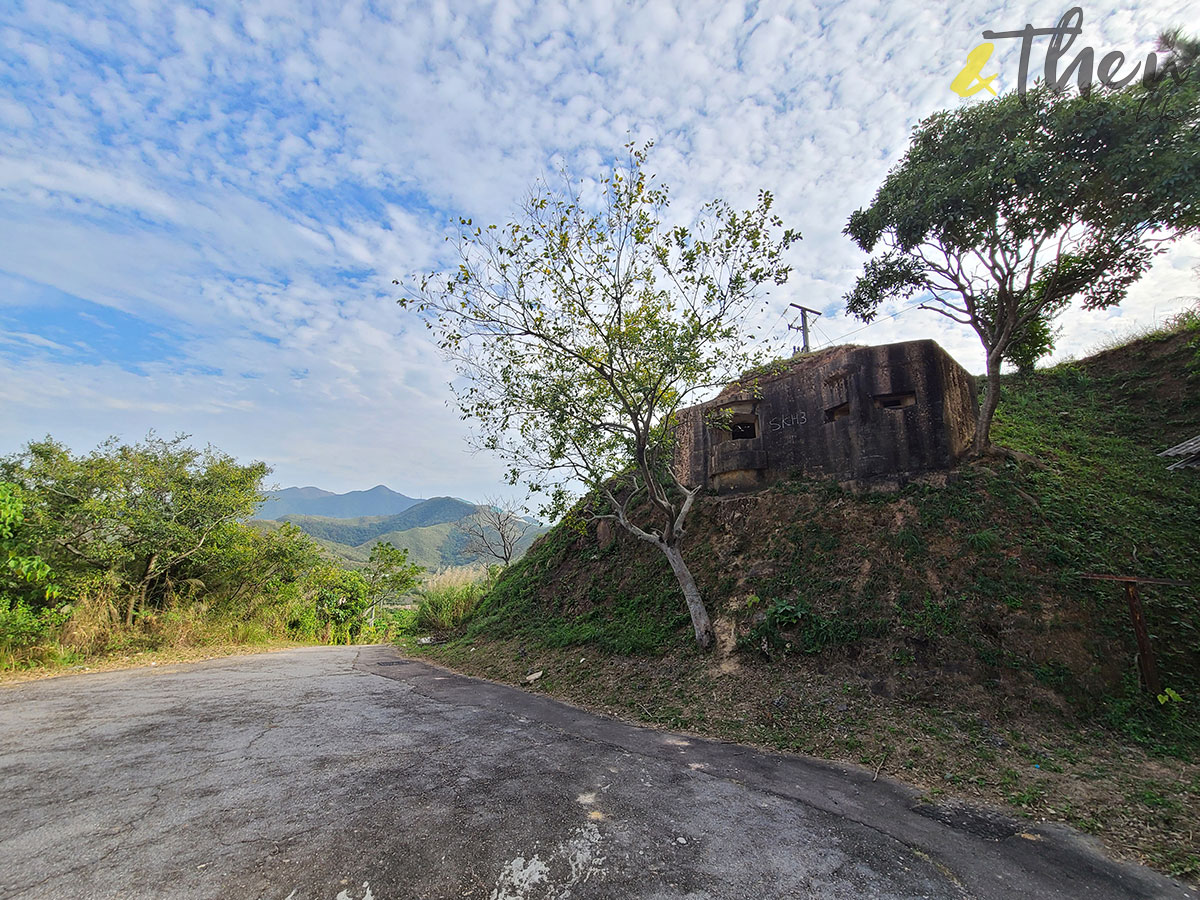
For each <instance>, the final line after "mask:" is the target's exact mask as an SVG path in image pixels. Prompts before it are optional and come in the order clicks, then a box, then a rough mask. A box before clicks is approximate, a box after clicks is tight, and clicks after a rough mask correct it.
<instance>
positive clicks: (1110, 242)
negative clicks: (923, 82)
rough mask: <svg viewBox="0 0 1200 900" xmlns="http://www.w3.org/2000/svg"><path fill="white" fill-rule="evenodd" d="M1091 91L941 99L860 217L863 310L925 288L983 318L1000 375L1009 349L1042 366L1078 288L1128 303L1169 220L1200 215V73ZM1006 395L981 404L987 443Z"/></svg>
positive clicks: (1014, 356)
mask: <svg viewBox="0 0 1200 900" xmlns="http://www.w3.org/2000/svg"><path fill="white" fill-rule="evenodd" d="M1197 81H1200V79H1194V78H1193V79H1188V80H1187V82H1186V83H1185V84H1184V85H1183V86H1178V85H1174V84H1164V85H1160V88H1159V93H1158V94H1157V95H1156V96H1155V98H1154V99H1155V101H1156V102H1158V103H1160V104H1166V107H1167V108H1168V109H1169V114H1166V112H1167V110H1165V109H1163V108H1160V109H1158V112H1157V114H1153V115H1152V114H1148V113H1147V109H1146V104H1147V101H1148V97H1147V95H1146V92H1145V91H1144V90H1143V89H1141V88H1137V89H1129V90H1124V91H1107V90H1094V91H1092V92H1091V93H1089V94H1088V95H1086V96H1071V95H1067V94H1058V93H1054V92H1052V91H1050V90H1048V89H1046V88H1044V87H1039V88H1037V89H1035V90H1032V91H1030V92H1029V93H1028V94H1027V95H1025V96H1020V95H1018V94H1016V93H1012V94H1007V95H1004V96H1001V97H998V98H996V99H994V100H990V101H987V102H984V103H974V104H969V105H965V106H960V107H956V108H955V109H953V110H948V111H942V112H937V113H934V114H933V115H932V116H929V117H928V118H926V119H924V120H922V121H921V122H920V123H919V124H918V126H917V128H916V129H915V130H914V132H913V135H912V139H911V143H910V145H909V148H908V150H907V152H906V153H905V156H904V158H903V159H902V160H901V162H900V164H899V165H898V166H896V167H895V168H894V169H893V170H892V171H891V172H889V173H888V176H887V178H886V180H885V181H884V183H883V185H881V186H880V188H879V190H878V191H877V192H876V194H875V197H874V198H873V200H872V201H871V204H870V206H868V207H866V208H863V209H860V210H858V211H856V212H855V213H854V214H853V215H852V216H851V217H850V220H849V222H848V224H847V226H846V229H845V232H846V234H847V235H849V236H850V237H851V238H852V239H853V240H854V241H855V243H857V244H858V245H859V246H860V247H861V248H862V249H863V250H865V251H866V252H868V253H876V252H877V251H878V255H877V256H875V257H874V258H873V259H871V260H870V261H868V263H867V264H866V266H865V268H864V271H863V274H862V275H861V276H860V277H859V279H858V280H857V282H856V284H855V286H854V288H853V289H852V290H851V291H850V292H849V293H848V294H847V295H846V297H845V301H846V307H847V309H848V310H849V311H850V312H851V313H853V314H855V315H856V316H858V317H859V318H861V319H863V320H865V321H870V320H871V319H872V318H874V316H875V315H876V313H877V311H878V308H879V306H880V304H881V303H883V302H885V301H887V300H890V299H893V298H896V297H909V296H912V295H913V294H917V295H919V296H920V297H921V298H922V300H923V302H924V304H926V306H927V308H929V309H932V310H934V311H936V312H939V313H941V314H943V315H945V316H947V317H948V318H950V319H952V320H954V321H956V322H959V323H961V324H964V325H969V326H970V327H972V328H973V329H974V330H975V331H976V333H977V334H978V335H979V337H980V340H981V342H982V343H983V346H984V349H985V351H986V353H987V372H988V376H989V379H990V381H991V383H992V384H993V385H995V383H996V377H997V376H998V375H999V372H1000V363H1001V360H1002V359H1006V358H1007V359H1008V360H1009V361H1011V362H1013V363H1015V364H1016V365H1017V366H1018V368H1019V369H1021V370H1023V371H1028V370H1029V369H1030V368H1031V367H1032V364H1033V362H1035V361H1036V360H1037V358H1038V357H1040V356H1042V355H1044V354H1045V353H1046V352H1048V350H1049V349H1050V348H1051V347H1052V345H1053V330H1052V328H1051V325H1050V321H1051V319H1052V317H1053V315H1054V314H1055V313H1056V312H1057V311H1059V310H1061V309H1062V308H1063V307H1064V306H1065V305H1067V304H1069V303H1070V302H1072V301H1073V300H1075V299H1078V300H1080V301H1082V304H1083V306H1084V307H1086V308H1089V309H1102V308H1105V307H1109V306H1112V305H1114V304H1117V303H1119V302H1121V300H1122V299H1123V298H1124V296H1125V293H1126V291H1127V289H1128V288H1129V286H1130V285H1131V284H1133V283H1134V282H1135V281H1136V280H1137V279H1138V278H1139V277H1140V276H1141V275H1142V274H1143V273H1144V272H1145V271H1146V270H1147V269H1148V268H1149V266H1150V265H1151V262H1152V260H1153V257H1154V254H1155V252H1156V251H1157V250H1158V249H1160V247H1161V244H1162V232H1163V231H1164V230H1165V231H1166V232H1167V233H1169V234H1184V233H1188V232H1190V231H1192V230H1194V229H1196V228H1197V227H1200V194H1198V192H1196V191H1194V190H1190V189H1184V190H1181V189H1180V185H1193V184H1196V183H1198V182H1200V159H1197V157H1196V154H1195V153H1193V152H1191V150H1190V149H1189V148H1192V147H1194V145H1195V139H1196V137H1197V129H1198V123H1200V97H1198V96H1197V88H1196V86H1195V82H1197ZM996 399H997V395H996V394H995V393H989V394H988V396H987V398H986V400H985V402H984V403H983V404H982V406H981V408H980V417H979V428H978V432H977V435H976V438H977V445H978V446H979V447H980V448H983V447H986V446H987V445H988V443H989V440H990V434H989V429H990V425H991V419H992V414H993V411H994V408H995V401H996Z"/></svg>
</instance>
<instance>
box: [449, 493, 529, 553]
mask: <svg viewBox="0 0 1200 900" xmlns="http://www.w3.org/2000/svg"><path fill="white" fill-rule="evenodd" d="M532 527H533V522H531V521H530V520H529V519H526V518H524V517H523V516H522V515H521V508H520V507H519V506H518V505H517V503H516V502H515V501H513V500H511V499H508V498H504V497H488V498H487V500H486V501H485V502H484V504H483V505H482V506H480V507H479V510H478V512H476V514H475V516H474V517H473V518H472V519H471V521H470V522H469V523H467V524H466V525H463V526H462V530H463V533H464V534H466V535H467V547H466V549H467V552H468V553H474V554H475V555H476V556H491V557H492V558H494V559H498V560H500V562H501V563H503V564H504V565H506V566H507V565H508V564H509V563H511V562H512V559H513V556H514V555H515V554H516V552H517V545H518V544H519V543H520V542H521V538H523V537H525V535H526V534H528V532H529V529H530V528H532Z"/></svg>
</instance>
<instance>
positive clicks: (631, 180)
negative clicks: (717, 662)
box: [400, 145, 799, 646]
mask: <svg viewBox="0 0 1200 900" xmlns="http://www.w3.org/2000/svg"><path fill="white" fill-rule="evenodd" d="M627 149H628V151H629V156H628V161H627V163H626V165H624V166H622V167H617V168H615V169H614V170H613V171H612V173H611V175H610V176H608V177H607V178H605V179H604V180H603V182H602V184H601V196H600V198H599V199H598V202H596V203H592V202H588V201H585V200H584V199H583V187H582V186H581V185H578V184H568V186H567V189H566V190H565V191H560V190H550V189H548V188H546V187H545V186H544V185H542V186H539V187H538V188H537V189H535V192H534V194H533V196H532V197H531V199H530V200H529V201H528V202H527V203H526V205H525V208H524V210H523V214H522V216H521V217H520V219H519V220H518V221H514V222H510V223H509V224H508V225H506V226H504V227H503V228H500V227H497V226H489V227H487V228H479V227H474V226H473V225H472V223H471V221H470V220H466V219H464V220H462V222H461V226H462V230H461V233H460V235H459V238H458V243H457V250H458V255H459V258H460V260H461V261H460V264H459V267H458V270H457V271H456V272H452V273H439V274H432V275H427V276H424V277H419V278H416V279H414V280H413V281H412V282H410V283H409V285H408V290H407V295H406V297H405V298H404V299H402V300H401V301H400V302H401V303H402V304H403V305H406V306H412V307H414V308H415V309H417V310H418V311H419V312H421V313H423V314H425V315H426V316H427V323H428V325H429V326H430V328H432V329H433V330H434V331H435V332H436V333H437V336H438V342H439V346H440V347H441V348H442V349H443V351H445V352H446V354H447V355H448V356H450V358H452V359H453V360H454V361H455V363H456V364H457V367H458V370H459V372H460V374H462V375H463V376H464V378H463V382H462V387H461V389H459V388H457V387H456V390H457V391H458V393H457V401H458V405H459V408H460V409H461V410H462V413H463V416H464V417H465V418H467V419H471V420H473V421H474V423H475V424H476V426H477V429H478V433H479V438H478V443H479V446H481V447H483V448H485V449H487V450H489V451H492V452H494V453H496V454H498V455H499V456H500V457H501V458H502V459H504V460H505V461H506V463H507V464H508V465H509V467H510V469H509V478H510V482H511V483H514V484H515V483H517V482H518V481H520V480H522V479H525V480H526V481H527V483H528V486H529V488H530V490H531V491H533V492H534V493H538V494H541V495H542V496H544V497H545V498H546V499H545V503H544V505H543V508H542V512H543V514H544V515H545V516H547V517H548V518H551V519H557V518H559V517H561V516H562V515H564V514H565V513H567V512H568V510H569V509H570V508H571V507H572V506H573V505H574V500H575V497H574V496H573V493H572V492H573V491H574V490H575V489H576V487H577V486H579V485H582V486H583V487H584V488H585V489H586V490H588V491H590V492H592V493H593V494H594V496H596V497H598V498H602V499H603V500H605V501H607V503H608V504H609V507H610V508H611V510H612V513H611V514H609V515H611V516H612V517H613V519H614V520H615V521H616V522H618V523H619V524H620V525H621V526H622V527H624V528H625V529H627V530H628V531H629V532H630V533H631V534H634V535H636V536H637V537H639V538H641V539H643V540H645V541H647V542H648V543H651V544H653V545H654V546H656V547H658V548H659V549H660V550H662V551H663V553H665V554H667V556H668V558H670V559H671V560H672V566H673V568H674V570H675V571H676V573H677V575H678V578H679V584H680V587H681V589H682V591H683V593H684V595H685V597H686V598H687V601H688V607H689V609H690V610H691V612H692V616H693V623H694V625H695V630H696V638H697V641H698V642H699V643H700V644H701V645H702V646H707V645H708V644H710V643H711V641H712V628H711V624H710V623H709V621H708V616H707V613H706V612H705V611H704V607H703V602H702V600H701V598H700V597H699V595H698V594H697V593H696V591H695V586H694V584H693V583H692V579H691V576H690V575H688V574H687V573H686V565H685V564H684V563H683V562H681V556H680V554H679V552H678V545H679V543H680V541H681V539H682V535H683V532H684V527H683V526H684V520H685V519H686V516H687V514H688V512H689V511H690V509H691V508H692V500H693V497H694V493H695V492H694V490H691V489H689V488H687V487H685V486H683V485H680V484H676V483H673V479H672V478H671V476H670V473H669V471H668V465H669V462H670V459H671V453H672V447H671V442H672V438H673V434H674V428H673V426H674V424H675V414H676V412H677V411H678V410H679V409H681V408H683V407H684V406H686V405H688V404H689V403H690V402H695V401H696V400H698V399H699V398H700V396H701V395H702V393H703V392H704V391H706V390H707V389H709V388H710V387H711V386H712V385H714V384H719V383H724V382H727V381H731V380H733V379H735V378H736V377H737V376H738V375H739V374H740V373H741V372H742V371H745V370H746V369H748V368H749V367H750V366H751V365H753V364H754V363H756V362H757V361H759V356H760V354H759V353H758V352H756V351H755V350H754V349H753V348H754V344H753V342H752V340H751V339H752V338H753V335H752V334H751V333H749V330H748V329H747V326H746V322H747V321H748V319H749V318H750V317H751V314H752V313H753V312H754V311H755V307H756V306H757V305H758V304H759V303H760V302H761V295H762V289H763V288H765V287H766V286H767V285H770V284H782V283H783V282H784V281H786V279H787V276H788V273H789V271H790V269H789V267H788V266H787V265H786V264H785V262H784V254H785V252H786V250H787V249H788V247H790V246H791V244H792V243H794V242H795V241H796V240H798V239H799V235H798V234H797V233H796V232H794V231H791V230H787V229H784V228H783V227H782V222H781V221H780V219H779V218H778V216H776V215H775V214H774V213H773V212H772V207H773V203H774V200H773V198H772V196H771V195H770V194H769V193H768V192H765V191H763V192H761V193H760V194H759V198H758V203H757V205H756V206H755V207H754V208H752V209H749V210H747V211H745V212H737V211H735V210H734V209H733V208H732V207H730V206H729V205H728V204H726V203H724V202H721V201H714V202H712V203H710V204H708V205H707V206H705V207H704V209H703V211H702V213H701V215H700V216H699V218H698V221H697V222H696V224H695V225H694V226H692V227H687V226H685V225H684V224H682V223H681V224H672V223H671V222H669V221H666V220H665V219H666V215H667V210H668V189H667V188H666V187H665V186H662V185H660V184H658V183H656V181H655V179H654V177H653V175H651V174H649V173H648V172H647V153H648V151H649V147H648V146H647V147H646V148H644V149H637V148H635V147H633V145H629V146H628V147H627ZM635 510H636V511H638V512H640V513H641V515H640V516H634V515H633V513H634V511H635ZM634 518H638V521H636V522H635V521H634Z"/></svg>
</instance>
